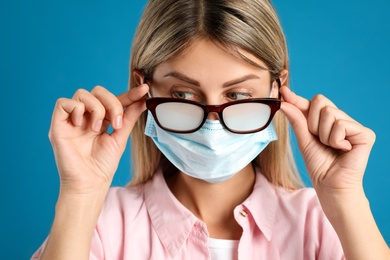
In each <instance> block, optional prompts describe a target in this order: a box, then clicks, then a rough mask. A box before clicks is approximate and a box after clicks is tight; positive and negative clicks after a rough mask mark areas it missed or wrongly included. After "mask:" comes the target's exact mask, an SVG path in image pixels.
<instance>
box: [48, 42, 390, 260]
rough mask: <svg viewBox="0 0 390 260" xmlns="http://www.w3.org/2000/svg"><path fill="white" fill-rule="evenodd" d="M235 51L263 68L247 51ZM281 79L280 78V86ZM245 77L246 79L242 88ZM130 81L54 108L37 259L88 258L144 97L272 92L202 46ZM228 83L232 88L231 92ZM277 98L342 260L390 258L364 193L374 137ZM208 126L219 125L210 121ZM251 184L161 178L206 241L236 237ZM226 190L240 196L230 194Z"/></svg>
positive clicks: (340, 115) (324, 109)
mask: <svg viewBox="0 0 390 260" xmlns="http://www.w3.org/2000/svg"><path fill="white" fill-rule="evenodd" d="M242 53H243V54H244V55H247V57H249V58H251V59H252V60H253V61H255V62H257V63H258V64H261V65H263V66H265V65H264V63H263V62H262V61H260V60H257V59H256V58H254V57H253V56H251V55H250V54H249V53H245V52H244V51H242ZM172 72H175V73H172ZM178 72H179V73H180V74H178ZM287 73H288V72H287V71H282V75H284V77H282V83H283V82H284V80H285V78H286V75H287ZM167 75H168V76H167ZM178 75H179V77H178ZM183 75H184V76H185V78H183V77H182V76H183ZM247 75H252V76H251V77H247V78H246V80H242V79H243V78H245V76H247ZM134 76H135V78H136V80H137V81H138V82H139V84H140V86H139V87H138V88H135V89H132V90H130V91H128V92H125V93H124V94H122V95H119V96H117V97H115V96H114V95H113V94H111V93H110V92H109V91H108V90H106V89H104V88H103V87H95V88H94V89H93V90H92V91H91V92H88V91H86V90H78V91H77V92H76V93H75V95H74V96H73V97H72V99H64V98H62V99H59V100H58V102H57V104H56V106H55V109H54V112H53V118H52V125H51V128H50V132H49V137H50V140H51V143H52V146H53V150H54V154H55V158H56V162H57V167H58V171H59V175H60V181H61V185H60V194H59V198H58V202H57V205H56V215H55V219H54V223H53V227H52V230H51V233H50V236H49V239H48V243H47V246H46V248H45V251H44V254H43V256H42V259H88V257H89V248H90V241H91V238H92V235H93V230H94V227H95V225H96V221H97V218H98V216H99V214H100V212H101V209H102V207H103V203H104V198H105V196H106V194H107V191H108V189H109V186H110V184H111V181H112V178H113V176H114V174H115V171H116V169H117V166H118V163H119V160H120V158H121V155H122V153H123V151H124V149H125V146H126V143H127V140H128V136H129V134H130V133H131V130H132V128H133V126H134V124H135V122H136V120H137V119H138V117H139V116H140V114H141V113H142V112H143V111H144V110H145V109H146V107H145V99H144V96H145V94H147V92H148V91H151V92H152V93H153V95H154V96H166V95H171V96H172V95H173V96H175V97H180V98H183V97H185V98H190V99H194V100H197V101H199V102H204V103H206V104H221V103H225V102H227V101H230V100H232V98H250V97H269V96H270V95H271V96H274V97H275V96H277V94H278V93H277V91H274V90H273V89H270V75H269V72H268V71H266V70H263V69H260V68H258V67H254V66H252V65H249V64H248V63H246V62H244V61H242V60H240V59H238V58H237V57H234V56H232V55H231V54H229V53H227V52H225V51H223V50H222V49H220V48H218V47H217V46H215V45H214V44H212V43H211V42H207V41H199V42H197V43H196V44H194V45H193V46H192V48H191V50H190V51H188V52H185V53H184V54H183V55H181V56H180V59H176V60H172V61H169V62H166V63H164V64H161V65H159V66H158V67H157V68H156V71H155V73H154V75H153V80H152V81H153V84H152V87H151V89H149V87H148V85H146V84H141V83H142V82H143V78H142V75H140V74H139V73H135V75H134ZM188 79H191V80H192V81H191V82H189V81H188ZM238 79H240V80H241V81H240V80H238ZM195 81H196V83H195ZM232 82H233V83H234V82H235V83H236V84H233V85H229V84H228V83H232ZM194 83H195V84H194ZM172 89H173V90H174V91H172ZM280 92H281V94H282V96H283V98H284V102H282V106H281V113H283V114H284V115H285V116H286V117H287V118H288V120H289V121H290V123H291V125H292V128H293V130H294V133H295V135H296V137H297V141H298V145H299V148H300V151H301V153H302V156H303V158H304V160H305V163H306V166H307V170H308V173H309V174H310V177H311V179H312V182H313V186H314V188H315V189H316V191H317V194H318V197H319V199H320V202H321V205H322V207H323V209H324V212H325V214H326V215H327V217H328V218H329V220H330V222H331V223H332V225H333V226H334V228H335V230H336V232H337V234H338V235H339V238H340V240H341V243H342V246H343V249H344V252H345V254H346V257H347V259H388V258H390V257H389V255H390V254H389V249H388V247H387V245H386V243H385V241H384V240H383V238H382V236H381V234H380V232H379V230H378V228H377V226H376V224H375V221H374V218H373V216H372V213H371V211H370V208H369V203H368V200H367V198H366V196H365V194H364V190H363V186H362V179H363V175H364V171H365V167H366V164H367V160H368V156H369V154H370V150H371V148H372V145H373V143H374V141H375V135H374V133H373V132H372V131H371V130H370V129H368V128H366V127H364V126H362V125H361V124H359V123H358V122H356V121H355V120H354V119H352V118H350V117H349V116H348V115H347V114H345V113H344V112H342V111H341V110H339V109H338V108H337V107H336V106H335V105H334V104H333V103H332V102H331V101H330V100H328V99H327V98H326V97H324V96H321V95H318V96H315V97H314V98H313V99H312V100H311V101H309V100H307V99H305V98H303V97H300V96H298V95H296V94H294V93H293V92H291V91H290V90H289V89H288V88H287V87H282V88H281V89H280ZM232 93H235V94H232ZM248 93H249V94H250V95H248ZM270 93H271V94H270ZM124 108H126V110H124ZM209 119H213V120H216V119H218V118H217V115H213V114H210V115H209ZM109 124H112V126H113V128H114V131H113V132H112V133H111V134H108V133H107V129H108V126H109ZM248 176H249V177H248ZM254 182H255V174H254V170H253V168H252V165H251V164H249V165H248V166H247V167H245V168H244V169H242V170H241V171H240V172H239V173H238V174H236V175H235V176H234V177H232V178H231V179H229V180H227V181H226V182H223V183H217V184H209V183H206V182H204V181H201V180H197V179H194V178H191V177H189V176H187V175H186V174H184V173H179V174H178V175H176V177H174V178H172V179H169V180H167V183H168V186H169V187H170V189H171V191H172V192H173V194H174V195H175V196H176V197H177V198H178V199H179V201H181V203H183V205H184V206H186V207H187V208H188V209H189V210H191V211H192V212H193V213H194V214H195V215H196V216H197V217H198V218H200V219H201V220H202V221H204V222H205V223H206V225H207V227H208V230H209V233H210V236H211V237H214V238H224V239H239V238H240V236H241V233H242V230H241V228H240V227H239V226H238V224H237V223H236V222H235V221H234V219H233V214H232V211H233V208H234V207H235V206H236V205H237V204H239V203H240V202H242V201H243V200H245V198H247V197H248V196H249V194H250V193H251V191H252V189H253V184H254ZM234 187H240V189H239V190H238V191H237V189H234ZM231 190H235V191H237V192H235V193H232V192H227V191H231ZM222 195H223V196H222ZM216 205H217V206H216ZM362 223H364V224H362Z"/></svg>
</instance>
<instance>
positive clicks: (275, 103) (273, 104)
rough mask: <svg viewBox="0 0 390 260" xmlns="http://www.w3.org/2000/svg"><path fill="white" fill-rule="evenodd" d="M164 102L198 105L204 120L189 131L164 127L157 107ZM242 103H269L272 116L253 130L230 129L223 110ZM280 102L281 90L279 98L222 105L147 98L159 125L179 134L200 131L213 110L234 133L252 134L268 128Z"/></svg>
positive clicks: (278, 81) (253, 99) (148, 106)
mask: <svg viewBox="0 0 390 260" xmlns="http://www.w3.org/2000/svg"><path fill="white" fill-rule="evenodd" d="M276 82H277V83H278V87H279V88H280V85H281V84H280V80H279V79H276ZM162 103H187V104H191V105H195V106H198V107H200V108H202V109H203V112H204V115H203V120H202V122H201V123H200V124H199V126H198V127H197V128H195V129H193V130H189V131H177V130H173V129H169V128H166V127H163V126H162V125H161V124H160V122H159V121H158V118H157V115H156V107H157V106H158V105H160V104H162ZM242 103H261V104H266V105H268V106H269V107H270V108H271V113H270V117H269V119H268V121H267V123H266V124H265V125H264V126H263V127H261V128H258V129H255V130H252V131H235V130H232V129H230V128H229V127H228V126H227V125H226V124H225V122H224V120H223V114H222V112H223V110H224V109H225V108H226V107H229V106H232V105H235V104H242ZM280 104H281V101H280V92H279V98H251V99H243V100H237V101H231V102H227V103H224V104H222V105H204V104H201V103H198V102H195V101H191V100H185V99H178V98H165V97H153V98H149V99H147V100H146V107H147V109H148V110H149V111H150V112H151V113H152V115H153V117H154V120H155V121H156V123H157V125H158V126H159V127H160V128H162V129H164V130H166V131H169V132H173V133H179V134H189V133H193V132H196V131H198V130H199V129H200V128H201V127H202V126H203V124H204V122H205V121H206V119H207V116H208V114H209V113H211V112H214V113H217V114H218V116H219V119H220V121H221V124H222V125H223V126H224V127H225V128H226V129H227V130H229V131H230V132H232V133H235V134H251V133H255V132H259V131H261V130H264V129H265V128H267V126H268V125H269V124H270V123H271V121H272V119H273V117H274V115H275V113H276V112H277V111H278V110H279V109H280Z"/></svg>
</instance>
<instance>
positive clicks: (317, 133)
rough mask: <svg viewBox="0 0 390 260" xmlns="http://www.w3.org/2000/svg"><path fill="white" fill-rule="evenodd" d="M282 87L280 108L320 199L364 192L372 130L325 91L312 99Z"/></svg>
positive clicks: (373, 137)
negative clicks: (291, 129) (351, 115)
mask: <svg viewBox="0 0 390 260" xmlns="http://www.w3.org/2000/svg"><path fill="white" fill-rule="evenodd" d="M280 91H281V94H282V95H283V98H284V102H282V106H281V111H282V112H283V113H284V114H285V115H286V116H287V118H288V120H289V121H290V123H291V125H292V128H293V130H294V132H295V135H296V137H297V141H298V146H299V149H300V151H301V153H302V156H303V159H304V161H305V164H306V168H307V171H308V173H309V175H310V177H311V180H312V183H313V186H314V188H315V189H316V191H317V193H318V195H319V197H320V199H321V197H324V196H325V197H328V196H335V197H337V199H338V201H339V202H340V203H342V199H343V198H348V197H350V196H355V195H356V194H358V193H360V194H361V193H362V192H363V187H362V181H363V175H364V172H365V169H366V165H367V161H368V157H369V154H370V151H371V148H372V146H373V144H374V141H375V134H374V133H373V131H371V130H370V129H368V128H366V127H364V126H362V125H361V124H359V123H358V122H356V121H355V120H354V119H352V118H351V117H349V116H348V115H347V114H345V113H344V112H343V111H341V110H339V109H338V108H337V107H336V106H335V105H334V104H333V103H332V102H331V101H330V100H329V99H327V98H325V97H324V96H322V95H318V96H316V97H314V98H313V100H312V101H311V102H310V101H308V100H306V99H304V98H302V97H300V96H297V95H295V94H294V93H293V92H291V90H290V89H288V88H287V87H282V88H281V90H280ZM335 197H334V198H335ZM324 210H325V209H324Z"/></svg>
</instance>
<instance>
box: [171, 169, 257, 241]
mask: <svg viewBox="0 0 390 260" xmlns="http://www.w3.org/2000/svg"><path fill="white" fill-rule="evenodd" d="M167 183H168V186H169V188H170V189H171V191H172V193H173V194H174V195H175V196H176V198H177V199H178V200H179V201H180V202H181V203H182V204H183V205H184V206H185V207H186V208H188V209H189V210H190V211H191V212H192V213H193V214H194V215H195V216H197V217H198V218H199V219H200V220H201V221H203V222H204V223H206V225H207V229H208V231H209V235H210V237H212V238H219V239H235V240H238V239H240V237H241V234H242V229H241V227H240V226H239V225H238V223H237V222H236V220H235V219H234V215H233V210H234V208H235V207H236V206H237V205H239V204H240V203H242V202H243V201H244V200H245V199H246V198H247V197H248V196H249V195H250V194H251V193H252V190H253V185H254V183H255V172H254V169H253V166H252V164H249V165H247V166H246V167H245V168H244V169H242V170H241V171H240V172H238V173H237V174H236V175H234V176H233V177H231V178H230V179H228V180H227V181H224V182H221V183H208V182H205V181H202V180H199V179H195V178H192V177H190V176H188V175H186V174H184V173H182V172H179V173H178V174H177V175H175V176H174V177H172V178H170V179H169V180H167Z"/></svg>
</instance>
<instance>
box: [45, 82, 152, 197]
mask: <svg viewBox="0 0 390 260" xmlns="http://www.w3.org/2000/svg"><path fill="white" fill-rule="evenodd" d="M147 92H148V86H147V85H145V84H143V85H141V86H139V87H137V88H134V89H132V90H130V91H127V92H125V93H123V94H121V95H119V96H117V97H116V96H114V95H113V94H112V93H111V92H109V91H108V90H106V89H105V88H103V87H100V86H98V87H95V88H94V89H93V90H92V91H91V92H88V91H86V90H83V89H80V90H77V91H76V93H75V94H74V96H73V98H72V99H66V98H60V99H59V100H58V101H57V103H56V106H55V109H54V112H53V117H52V123H51V127H50V131H49V139H50V142H51V144H52V147H53V150H54V155H55V159H56V163H57V168H58V171H59V175H60V183H61V192H66V193H71V194H72V195H88V194H94V193H96V192H99V190H102V189H103V190H106V189H107V188H108V187H109V185H110V184H111V181H112V178H113V176H114V174H115V171H116V169H117V167H118V164H119V161H120V158H121V156H122V154H123V151H124V150H125V147H126V144H127V140H128V138H129V135H130V133H131V131H132V129H133V126H134V124H135V122H136V121H137V119H138V118H139V116H140V115H141V113H142V112H143V111H144V110H145V109H146V106H145V100H144V96H145V94H146V93H147ZM109 125H112V127H113V129H114V130H113V132H112V133H110V134H109V133H108V132H107V130H108V127H109Z"/></svg>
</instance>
